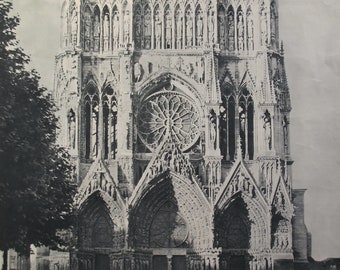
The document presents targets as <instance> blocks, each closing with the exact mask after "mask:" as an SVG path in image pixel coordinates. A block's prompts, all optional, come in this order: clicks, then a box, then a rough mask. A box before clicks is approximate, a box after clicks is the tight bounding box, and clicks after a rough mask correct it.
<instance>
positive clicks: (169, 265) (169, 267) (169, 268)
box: [166, 255, 172, 270]
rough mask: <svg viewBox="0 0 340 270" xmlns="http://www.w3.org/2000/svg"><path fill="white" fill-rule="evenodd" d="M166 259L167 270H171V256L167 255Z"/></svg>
mask: <svg viewBox="0 0 340 270" xmlns="http://www.w3.org/2000/svg"><path fill="white" fill-rule="evenodd" d="M166 258H167V259H168V270H172V255H167V256H166Z"/></svg>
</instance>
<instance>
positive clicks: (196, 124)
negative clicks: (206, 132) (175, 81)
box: [137, 88, 200, 151]
mask: <svg viewBox="0 0 340 270" xmlns="http://www.w3.org/2000/svg"><path fill="white" fill-rule="evenodd" d="M137 121H138V123H137V124H138V135H139V137H140V139H141V140H142V141H143V143H144V144H145V145H146V146H147V147H148V148H149V149H150V150H155V149H156V148H157V147H158V146H159V145H160V144H161V143H162V142H163V141H164V140H165V139H166V137H167V135H171V137H172V140H173V141H174V142H175V143H176V144H177V145H178V146H179V148H180V149H181V150H182V151H185V150H187V149H189V148H190V147H191V146H193V144H194V143H195V142H196V141H197V140H198V137H199V134H200V117H199V115H198V112H197V109H196V108H195V106H194V105H193V103H192V102H191V101H190V100H189V99H188V98H186V97H185V96H184V95H182V94H179V93H176V92H172V91H167V90H166V89H165V88H164V90H163V91H160V92H157V93H155V94H153V95H151V96H150V97H149V98H147V100H146V101H144V103H143V104H142V106H141V108H140V110H139V115H138V120H137Z"/></svg>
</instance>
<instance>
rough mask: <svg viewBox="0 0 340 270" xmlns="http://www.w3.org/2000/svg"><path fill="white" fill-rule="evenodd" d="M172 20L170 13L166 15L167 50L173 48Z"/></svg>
mask: <svg viewBox="0 0 340 270" xmlns="http://www.w3.org/2000/svg"><path fill="white" fill-rule="evenodd" d="M171 37H172V19H171V16H170V12H169V11H168V13H167V14H166V18H165V46H166V48H171V43H172V38H171Z"/></svg>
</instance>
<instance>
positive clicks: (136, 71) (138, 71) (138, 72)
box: [134, 62, 142, 82]
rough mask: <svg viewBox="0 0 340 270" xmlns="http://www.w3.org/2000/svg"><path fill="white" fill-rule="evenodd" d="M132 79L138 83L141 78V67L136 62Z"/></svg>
mask: <svg viewBox="0 0 340 270" xmlns="http://www.w3.org/2000/svg"><path fill="white" fill-rule="evenodd" d="M134 77H135V82H139V81H140V80H141V77H142V65H141V64H139V63H138V62H136V63H135V65H134Z"/></svg>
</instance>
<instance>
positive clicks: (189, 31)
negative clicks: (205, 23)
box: [185, 13, 193, 46]
mask: <svg viewBox="0 0 340 270" xmlns="http://www.w3.org/2000/svg"><path fill="white" fill-rule="evenodd" d="M185 27H186V28H185V30H186V45H187V46H192V35H193V32H192V30H193V21H192V17H191V14H190V13H189V14H187V18H186V24H185Z"/></svg>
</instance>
